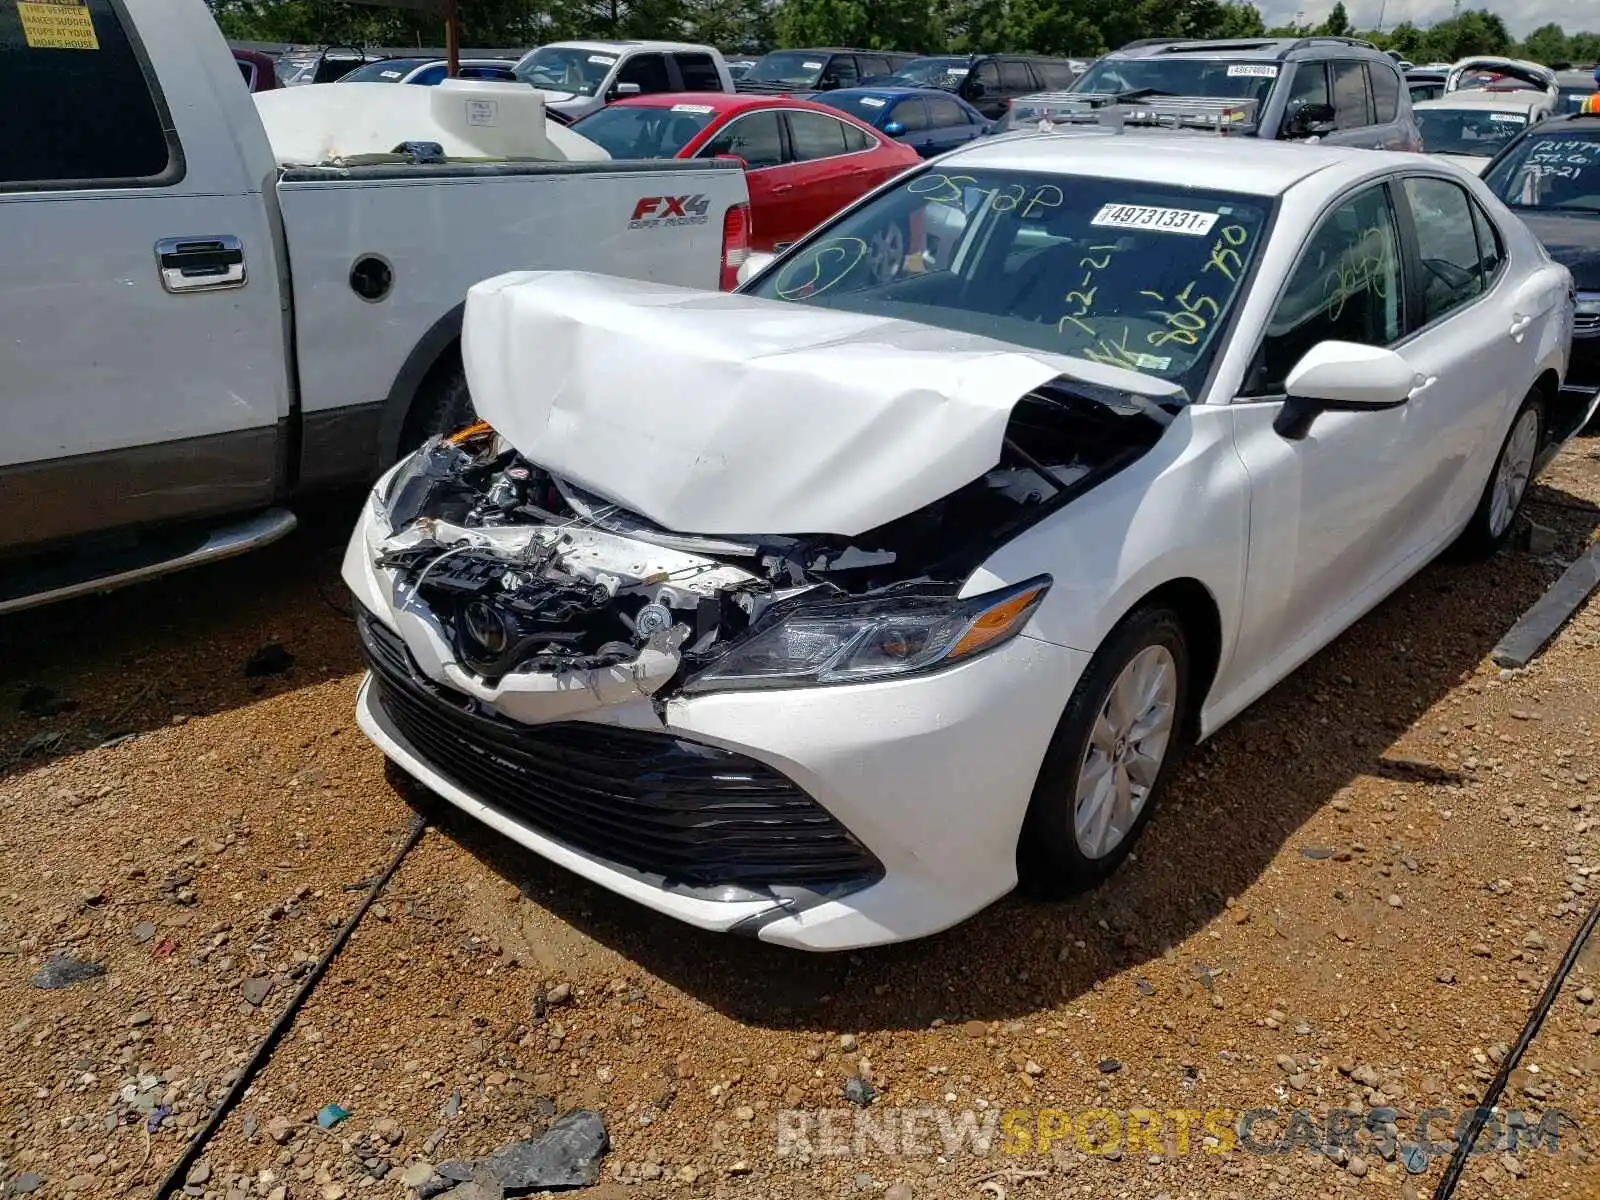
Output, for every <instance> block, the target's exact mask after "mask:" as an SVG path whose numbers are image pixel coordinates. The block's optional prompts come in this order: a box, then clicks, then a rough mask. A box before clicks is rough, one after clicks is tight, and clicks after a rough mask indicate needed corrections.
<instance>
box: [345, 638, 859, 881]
mask: <svg viewBox="0 0 1600 1200" xmlns="http://www.w3.org/2000/svg"><path fill="white" fill-rule="evenodd" d="M357 625H358V627H359V629H360V631H361V643H362V647H363V649H364V650H365V651H366V655H367V661H368V663H369V664H370V666H371V668H372V673H373V680H374V683H375V685H376V688H377V700H378V703H379V704H380V705H381V706H382V708H383V711H384V713H385V714H386V715H387V716H388V718H389V720H390V721H391V722H392V723H393V724H394V727H395V729H396V730H397V731H398V732H399V733H400V735H401V736H402V737H403V738H404V739H405V740H406V741H407V742H408V743H409V744H410V746H411V748H412V749H413V750H414V751H415V752H416V753H417V754H418V755H419V756H420V757H421V758H423V759H424V760H425V761H426V762H427V763H428V765H429V766H431V767H432V768H433V769H434V770H436V771H438V772H439V773H440V774H441V775H443V776H445V777H446V778H448V779H449V780H451V782H453V783H455V784H457V785H458V786H460V787H462V788H464V789H465V790H467V791H468V792H471V793H472V795H474V796H475V797H477V798H478V799H479V800H482V801H483V802H484V803H486V804H491V805H494V806H495V807H497V808H499V809H501V810H502V811H504V812H506V813H508V814H509V815H510V816H512V817H513V818H514V819H515V820H517V821H518V822H520V823H522V824H525V825H528V826H530V827H532V828H533V829H536V830H538V831H539V832H540V833H542V834H544V835H546V836H548V837H551V838H554V839H556V840H557V841H560V842H564V843H565V844H566V845H568V846H571V847H573V848H574V849H577V850H581V851H583V852H584V853H586V854H590V855H593V856H594V857H596V858H600V859H604V860H606V861H608V862H611V863H615V864H617V865H620V866H623V867H628V868H630V869H632V870H634V871H638V872H640V873H642V874H646V875H651V876H658V877H660V879H661V881H662V883H663V884H664V885H666V886H675V887H678V886H681V887H688V888H691V889H722V888H729V887H733V888H742V889H764V888H769V887H778V886H784V887H801V888H813V889H815V888H834V887H838V886H840V885H862V884H865V883H868V882H871V881H872V880H874V879H877V878H879V877H881V876H882V874H883V866H882V864H881V863H879V862H878V860H877V858H876V857H874V856H873V854H872V853H871V852H870V851H869V850H867V848H866V847H865V846H863V845H862V844H861V843H860V842H858V841H857V840H856V839H855V838H854V837H853V836H851V834H850V831H849V830H847V829H846V828H845V827H844V826H843V825H841V824H840V823H839V822H838V820H836V819H835V818H834V817H833V815H832V814H831V813H829V812H828V811H827V810H826V809H824V808H823V807H822V806H821V805H820V804H818V803H817V802H816V801H815V800H813V799H812V798H811V797H810V796H808V795H807V794H806V793H805V792H804V791H802V790H801V789H800V788H799V787H798V786H796V784H795V783H794V782H793V781H792V780H790V779H788V778H787V777H786V776H784V775H782V774H780V773H779V772H777V771H775V770H773V769H772V768H771V767H769V766H767V765H766V764H765V763H761V762H757V761H756V760H755V759H753V758H748V757H746V756H745V755H742V754H736V753H734V752H732V751H730V750H724V749H722V748H720V747H717V746H708V745H704V744H701V743H698V742H691V741H688V740H686V739H684V738H681V737H676V736H673V735H672V734H668V733H660V732H652V731H649V730H638V729H623V728H619V727H617V726H612V725H596V724H592V723H589V722H584V721H564V722H559V723H555V724H550V725H534V726H525V725H518V724H515V723H514V722H511V721H508V720H506V719H505V718H503V717H500V716H497V715H495V714H492V713H486V712H484V711H481V710H478V709H477V706H476V704H475V702H474V701H473V700H472V699H471V698H470V697H467V696H464V695H462V694H460V693H458V692H455V691H453V690H451V689H449V688H444V687H440V686H439V685H437V684H435V683H434V682H433V681H431V680H429V679H427V678H426V677H424V676H422V675H421V674H420V672H418V671H417V670H416V668H415V665H414V663H413V662H412V659H411V655H410V652H409V651H408V650H407V649H406V646H405V643H404V642H403V641H402V640H401V639H400V638H399V637H398V636H397V635H396V634H395V633H394V632H393V631H392V630H390V629H389V628H388V627H387V626H385V625H384V624H383V623H382V622H380V621H378V620H377V619H376V618H375V617H373V616H372V614H370V613H368V612H364V611H363V612H362V613H361V614H360V618H359V620H358V622H357Z"/></svg>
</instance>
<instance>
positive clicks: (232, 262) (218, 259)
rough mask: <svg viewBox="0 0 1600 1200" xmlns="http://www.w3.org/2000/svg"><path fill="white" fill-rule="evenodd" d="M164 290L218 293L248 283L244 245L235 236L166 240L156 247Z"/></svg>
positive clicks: (157, 264) (223, 235)
mask: <svg viewBox="0 0 1600 1200" xmlns="http://www.w3.org/2000/svg"><path fill="white" fill-rule="evenodd" d="M156 266H157V267H158V268H159V269H160V271H161V286H162V287H164V288H166V289H167V291H169V292H215V291H220V290H222V289H223V288H242V287H243V286H244V283H245V269H244V243H243V242H241V241H240V240H239V239H238V238H236V237H234V236H233V235H232V234H218V235H215V236H212V237H183V238H162V239H161V240H160V241H159V242H157V243H156Z"/></svg>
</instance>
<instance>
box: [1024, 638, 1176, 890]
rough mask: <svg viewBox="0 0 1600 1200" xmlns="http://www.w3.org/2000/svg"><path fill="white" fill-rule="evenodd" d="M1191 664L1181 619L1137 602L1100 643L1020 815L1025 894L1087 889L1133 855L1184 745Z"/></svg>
mask: <svg viewBox="0 0 1600 1200" xmlns="http://www.w3.org/2000/svg"><path fill="white" fill-rule="evenodd" d="M1189 666H1190V653H1189V640H1188V637H1187V636H1186V634H1185V632H1184V626H1183V622H1182V620H1180V619H1179V617H1178V615H1177V614H1176V613H1174V612H1173V611H1172V610H1171V609H1167V608H1162V607H1157V606H1152V607H1148V608H1140V609H1136V610H1134V611H1133V612H1132V613H1130V614H1129V615H1128V616H1127V617H1125V618H1123V620H1122V621H1121V623H1120V624H1118V625H1117V627H1116V628H1115V629H1113V630H1112V631H1111V633H1110V635H1109V636H1108V637H1107V638H1106V640H1105V641H1104V642H1103V643H1101V645H1100V648H1099V650H1097V651H1095V654H1094V657H1093V658H1092V659H1090V661H1089V666H1088V668H1087V669H1086V670H1085V671H1084V673H1083V677H1082V678H1081V679H1079V680H1078V686H1077V687H1076V688H1075V689H1074V690H1073V693H1072V698H1071V699H1070V700H1069V701H1068V702H1067V707H1066V710H1065V712H1063V713H1062V715H1061V720H1060V723H1059V724H1058V725H1057V726H1056V732H1055V736H1054V737H1053V738H1052V739H1051V741H1050V745H1049V747H1048V749H1046V751H1045V755H1044V761H1043V763H1042V764H1041V765H1040V768H1039V778H1038V781H1037V782H1036V783H1035V784H1034V789H1033V799H1032V801H1031V803H1030V804H1029V806H1028V815H1027V817H1026V818H1025V819H1024V820H1023V825H1022V835H1021V837H1020V839H1019V840H1018V843H1017V875H1018V880H1019V884H1020V886H1021V888H1022V890H1023V892H1024V893H1026V894H1027V895H1031V896H1035V897H1038V898H1041V899H1056V898H1060V897H1064V896H1070V895H1073V894H1075V893H1078V892H1082V891H1085V890H1087V889H1089V888H1092V887H1094V886H1095V885H1096V884H1098V883H1100V882H1101V881H1102V880H1104V879H1105V878H1106V877H1107V876H1108V875H1110V874H1111V873H1112V872H1113V871H1115V870H1116V869H1117V867H1118V866H1119V865H1120V864H1121V862H1122V860H1123V859H1125V858H1126V857H1127V856H1128V853H1129V851H1131V850H1132V849H1133V845H1134V843H1135V842H1136V841H1137V840H1138V838H1139V834H1140V833H1141V832H1142V831H1143V829H1144V827H1145V824H1146V822H1148V821H1149V820H1150V814H1151V813H1153V812H1154V811H1155V807H1156V803H1157V802H1158V801H1159V799H1160V797H1161V793H1162V791H1163V790H1164V789H1165V787H1166V783H1167V780H1168V778H1169V776H1170V775H1171V773H1172V769H1173V765H1174V763H1176V761H1177V760H1178V758H1179V757H1180V756H1181V754H1182V750H1183V741H1184V734H1185V729H1186V724H1187V721H1186V716H1187V711H1188V710H1187V705H1188V700H1189V678H1190V670H1189ZM1129 699H1132V700H1134V701H1136V702H1137V703H1135V704H1133V705H1131V706H1130V705H1129V704H1128V701H1129ZM1146 701H1148V703H1146ZM1118 708H1120V709H1121V712H1120V714H1119V713H1118V712H1116V711H1114V709H1118ZM1158 717H1159V719H1157V718H1158ZM1140 730H1143V731H1144V732H1140ZM1097 731H1098V733H1097ZM1157 735H1159V739H1158V736H1157ZM1158 740H1159V745H1157V744H1156V742H1157V741H1158ZM1140 789H1142V794H1141V792H1140ZM1108 806H1109V807H1110V810H1111V811H1110V812H1109V814H1107V812H1106V810H1107V807H1108Z"/></svg>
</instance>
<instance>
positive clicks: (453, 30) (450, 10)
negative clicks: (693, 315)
mask: <svg viewBox="0 0 1600 1200" xmlns="http://www.w3.org/2000/svg"><path fill="white" fill-rule="evenodd" d="M1457 3H1460V0H1457ZM444 57H445V64H446V65H445V74H446V75H448V76H450V78H451V79H454V78H455V77H456V76H458V75H460V74H461V10H460V7H459V4H458V0H445V6H444Z"/></svg>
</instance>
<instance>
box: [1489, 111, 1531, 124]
mask: <svg viewBox="0 0 1600 1200" xmlns="http://www.w3.org/2000/svg"><path fill="white" fill-rule="evenodd" d="M1489 120H1491V121H1499V122H1501V123H1502V124H1505V125H1526V124H1527V123H1528V118H1527V117H1524V116H1522V115H1521V114H1520V113H1490V114H1489Z"/></svg>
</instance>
